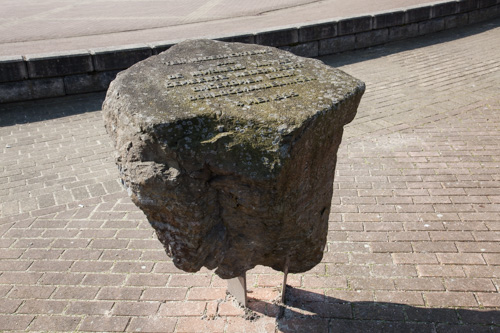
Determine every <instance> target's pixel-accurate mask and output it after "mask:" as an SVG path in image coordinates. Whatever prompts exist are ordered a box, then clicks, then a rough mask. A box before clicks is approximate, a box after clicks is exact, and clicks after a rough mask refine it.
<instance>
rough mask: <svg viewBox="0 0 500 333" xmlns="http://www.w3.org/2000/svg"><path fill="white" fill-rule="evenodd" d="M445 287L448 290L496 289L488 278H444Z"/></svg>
mask: <svg viewBox="0 0 500 333" xmlns="http://www.w3.org/2000/svg"><path fill="white" fill-rule="evenodd" d="M444 283H445V286H446V289H447V290H450V291H485V292H486V291H493V292H494V291H496V288H495V285H494V284H493V282H492V281H491V280H490V279H463V278H457V279H446V280H445V281H444Z"/></svg>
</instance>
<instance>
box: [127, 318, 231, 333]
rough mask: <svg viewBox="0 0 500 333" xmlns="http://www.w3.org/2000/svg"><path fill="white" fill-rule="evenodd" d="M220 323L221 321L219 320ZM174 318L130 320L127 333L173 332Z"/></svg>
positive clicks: (175, 320)
mask: <svg viewBox="0 0 500 333" xmlns="http://www.w3.org/2000/svg"><path fill="white" fill-rule="evenodd" d="M221 321H222V320H221ZM176 324H177V319H176V318H154V317H153V318H132V319H131V320H130V323H129V324H128V326H127V332H166V333H169V332H174V330H175V326H176Z"/></svg>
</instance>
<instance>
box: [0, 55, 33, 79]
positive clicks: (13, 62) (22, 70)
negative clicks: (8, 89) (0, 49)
mask: <svg viewBox="0 0 500 333" xmlns="http://www.w3.org/2000/svg"><path fill="white" fill-rule="evenodd" d="M27 78H28V70H27V69H26V62H25V61H24V59H23V57H21V56H2V57H0V82H9V81H19V80H25V79H27Z"/></svg>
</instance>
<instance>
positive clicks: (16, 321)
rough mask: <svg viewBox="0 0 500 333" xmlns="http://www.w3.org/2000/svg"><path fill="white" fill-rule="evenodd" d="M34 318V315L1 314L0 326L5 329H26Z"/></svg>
mask: <svg viewBox="0 0 500 333" xmlns="http://www.w3.org/2000/svg"><path fill="white" fill-rule="evenodd" d="M33 319H34V316H24V315H3V314H0V327H2V329H4V330H18V331H21V330H22V331H24V330H25V329H26V328H27V327H28V326H29V324H30V323H31V322H32V321H33Z"/></svg>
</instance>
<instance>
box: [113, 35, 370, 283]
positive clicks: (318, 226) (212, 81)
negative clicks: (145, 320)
mask: <svg viewBox="0 0 500 333" xmlns="http://www.w3.org/2000/svg"><path fill="white" fill-rule="evenodd" d="M363 92H364V84H363V83H362V82H361V81H359V80H356V79H354V78H352V77H351V76H349V75H347V74H345V73H343V72H341V71H339V70H336V69H334V68H331V67H329V66H326V65H324V64H323V63H322V62H321V61H318V60H313V59H306V58H301V57H297V56H295V55H293V54H291V53H289V52H286V51H283V50H278V49H275V48H270V47H264V46H258V45H246V44H239V43H223V42H216V41H210V40H195V41H187V42H184V43H181V44H178V45H176V46H173V47H172V48H170V49H169V50H167V51H165V52H163V53H161V54H159V55H157V56H154V57H151V58H149V59H147V60H145V61H142V62H140V63H138V64H136V65H134V66H133V67H131V68H130V69H128V70H127V71H125V72H122V73H120V74H119V75H118V76H117V78H116V80H115V81H113V82H112V84H111V86H110V89H109V90H108V94H107V97H106V100H105V102H104V104H103V115H104V120H105V125H106V129H107V131H108V133H109V134H110V136H111V138H112V141H113V142H114V145H115V148H116V150H117V154H118V157H117V164H118V166H119V169H120V172H121V175H122V180H123V182H124V184H125V185H126V187H127V189H128V192H129V195H130V196H131V198H132V200H133V201H134V203H135V204H136V205H138V206H139V207H140V208H141V209H142V210H143V211H144V213H145V214H146V216H147V217H148V220H149V222H150V223H151V225H152V226H153V227H154V228H155V230H156V232H157V235H158V238H159V240H160V241H161V242H162V243H163V245H164V247H165V249H166V251H167V254H169V255H170V256H172V257H173V261H174V264H175V265H176V266H177V267H178V268H180V269H183V270H185V271H189V272H194V271H198V270H199V269H200V268H201V267H203V266H205V267H207V268H209V269H214V268H216V271H215V272H216V274H218V275H219V276H220V277H222V278H233V277H236V276H240V275H242V274H243V273H244V272H245V271H247V270H249V269H251V268H253V267H254V266H255V265H265V266H270V267H272V268H274V269H276V270H282V269H283V268H284V263H285V260H286V258H287V257H289V258H290V266H289V271H290V272H303V271H307V270H309V269H311V268H312V267H314V266H315V265H316V264H317V263H319V262H320V261H321V258H322V256H323V251H324V248H325V242H326V235H327V226H328V216H329V211H330V205H331V196H332V191H333V185H332V183H333V176H334V172H335V163H336V152H337V149H338V146H339V144H340V141H341V137H342V132H343V126H344V125H345V124H347V123H349V122H350V121H351V120H352V119H353V118H354V115H355V113H356V109H357V106H358V104H359V101H360V99H361V95H362V94H363Z"/></svg>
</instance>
